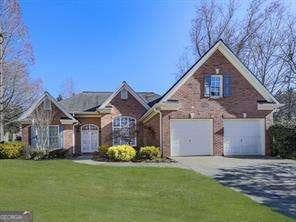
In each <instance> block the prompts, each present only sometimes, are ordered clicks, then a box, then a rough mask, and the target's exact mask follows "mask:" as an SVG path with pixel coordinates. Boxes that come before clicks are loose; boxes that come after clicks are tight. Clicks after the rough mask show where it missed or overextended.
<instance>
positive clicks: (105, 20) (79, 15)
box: [21, 0, 195, 96]
mask: <svg viewBox="0 0 296 222" xmlns="http://www.w3.org/2000/svg"><path fill="white" fill-rule="evenodd" d="M194 5H195V2H193V1H172V0H170V1H156V0H152V1H82V0H81V1H73V0H67V1H66V0H63V1H62V0H59V1H58V0H52V1H37V0H22V1H21V6H22V9H23V15H24V20H25V23H26V25H27V26H28V28H29V31H30V38H31V40H32V44H33V48H34V53H35V58H36V62H35V65H34V66H33V67H32V69H31V73H32V77H34V78H41V79H42V81H43V83H44V88H45V89H46V90H48V91H49V92H51V93H52V94H53V95H54V96H57V95H58V93H59V92H60V86H61V84H62V81H63V80H65V79H69V78H72V79H73V81H74V84H75V88H76V89H77V90H78V91H82V90H91V91H104V90H107V91H110V90H114V89H115V88H117V87H118V86H119V85H120V83H121V81H123V80H126V81H127V82H128V83H129V84H130V85H131V86H132V87H134V88H135V89H136V90H138V91H155V92H158V93H163V92H164V91H165V90H166V89H168V88H169V86H170V85H171V84H173V82H174V81H175V79H176V76H175V75H174V74H175V73H176V72H177V68H176V63H177V62H178V58H179V57H180V55H181V54H182V53H183V52H184V48H185V47H186V46H188V45H189V43H190V37H189V30H190V25H191V19H192V18H193V16H194V10H195V8H194Z"/></svg>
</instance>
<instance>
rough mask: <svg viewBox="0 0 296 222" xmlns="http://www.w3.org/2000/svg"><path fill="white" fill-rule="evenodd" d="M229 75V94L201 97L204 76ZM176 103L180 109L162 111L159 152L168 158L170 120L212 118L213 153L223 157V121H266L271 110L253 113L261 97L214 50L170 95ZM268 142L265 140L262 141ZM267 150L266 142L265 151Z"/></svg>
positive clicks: (220, 54)
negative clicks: (161, 145) (242, 119)
mask: <svg viewBox="0 0 296 222" xmlns="http://www.w3.org/2000/svg"><path fill="white" fill-rule="evenodd" d="M216 69H219V74H221V75H225V74H227V75H230V76H231V78H232V95H231V96H230V97H224V98H219V99H212V98H207V97H204V96H203V95H204V94H203V93H204V87H203V86H204V85H203V82H204V76H205V75H210V74H216ZM170 99H174V100H178V101H179V103H180V104H181V109H180V110H178V111H171V112H168V111H163V112H162V116H163V118H162V130H163V131H162V133H163V150H164V155H165V156H170V154H171V153H170V119H188V118H196V119H213V124H214V126H213V127H214V129H213V133H214V138H213V141H214V144H213V147H214V148H213V149H214V150H213V154H214V155H223V119H232V118H243V113H246V115H247V118H267V119H268V121H270V119H271V117H270V114H271V111H262V110H257V100H264V98H263V97H262V96H261V95H260V94H259V93H258V92H257V91H256V90H255V89H254V88H253V87H252V85H251V84H250V83H249V82H248V81H247V80H246V79H245V78H244V77H243V76H242V75H241V74H240V73H239V72H238V70H237V69H236V68H235V67H234V66H233V65H232V64H231V63H230V62H229V61H228V60H227V59H226V58H225V57H224V56H223V55H222V53H220V52H219V51H216V52H215V53H214V54H213V55H212V56H211V57H210V58H209V59H208V60H207V61H206V62H205V63H204V64H203V65H202V66H201V67H200V68H199V69H198V70H197V71H196V72H195V73H194V74H193V75H192V76H191V77H190V78H189V79H188V80H187V81H186V82H185V83H184V84H183V85H182V86H181V87H180V88H179V89H178V90H177V91H176V92H175V93H174V94H173V95H172V96H171V98H170ZM266 141H268V140H266ZM268 150H269V145H268V143H267V146H266V151H268Z"/></svg>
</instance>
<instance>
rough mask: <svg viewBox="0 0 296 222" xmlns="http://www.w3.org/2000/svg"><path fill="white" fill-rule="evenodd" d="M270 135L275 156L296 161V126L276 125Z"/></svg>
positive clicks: (270, 129) (271, 129)
mask: <svg viewBox="0 0 296 222" xmlns="http://www.w3.org/2000/svg"><path fill="white" fill-rule="evenodd" d="M269 133H270V136H271V145H272V155H273V156H278V157H281V158H290V159H296V126H291V125H290V126H286V125H281V124H276V125H273V126H271V127H270V128H269Z"/></svg>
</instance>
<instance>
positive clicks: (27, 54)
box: [0, 0, 41, 140]
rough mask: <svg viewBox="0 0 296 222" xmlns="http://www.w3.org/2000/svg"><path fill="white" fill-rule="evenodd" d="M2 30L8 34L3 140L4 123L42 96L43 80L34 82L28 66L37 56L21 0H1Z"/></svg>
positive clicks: (0, 103)
mask: <svg viewBox="0 0 296 222" xmlns="http://www.w3.org/2000/svg"><path fill="white" fill-rule="evenodd" d="M0 32H1V34H2V35H3V36H4V42H3V44H2V49H3V51H2V52H3V53H2V54H1V58H0V59H1V60H2V61H3V73H1V74H2V75H1V76H2V77H3V82H2V84H1V86H0V87H1V92H0V140H3V134H4V126H5V125H9V124H10V123H11V122H12V121H14V120H15V119H16V118H17V117H18V116H19V114H20V113H21V112H23V111H24V110H25V109H27V108H28V106H29V105H30V104H31V102H32V101H33V100H34V99H35V98H36V96H38V94H39V92H40V88H41V82H40V81H36V82H35V81H32V79H30V77H29V75H28V67H29V66H30V65H32V64H33V62H34V57H33V52H32V47H31V44H30V41H29V38H28V31H27V28H26V26H25V25H24V23H23V20H22V14H21V9H20V5H19V3H18V1H17V0H0Z"/></svg>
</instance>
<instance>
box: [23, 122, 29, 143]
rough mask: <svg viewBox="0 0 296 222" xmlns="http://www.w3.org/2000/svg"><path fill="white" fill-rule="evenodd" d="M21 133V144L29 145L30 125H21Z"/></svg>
mask: <svg viewBox="0 0 296 222" xmlns="http://www.w3.org/2000/svg"><path fill="white" fill-rule="evenodd" d="M21 131H22V142H23V143H24V144H26V145H30V137H31V135H30V125H29V124H22V126H21Z"/></svg>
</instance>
